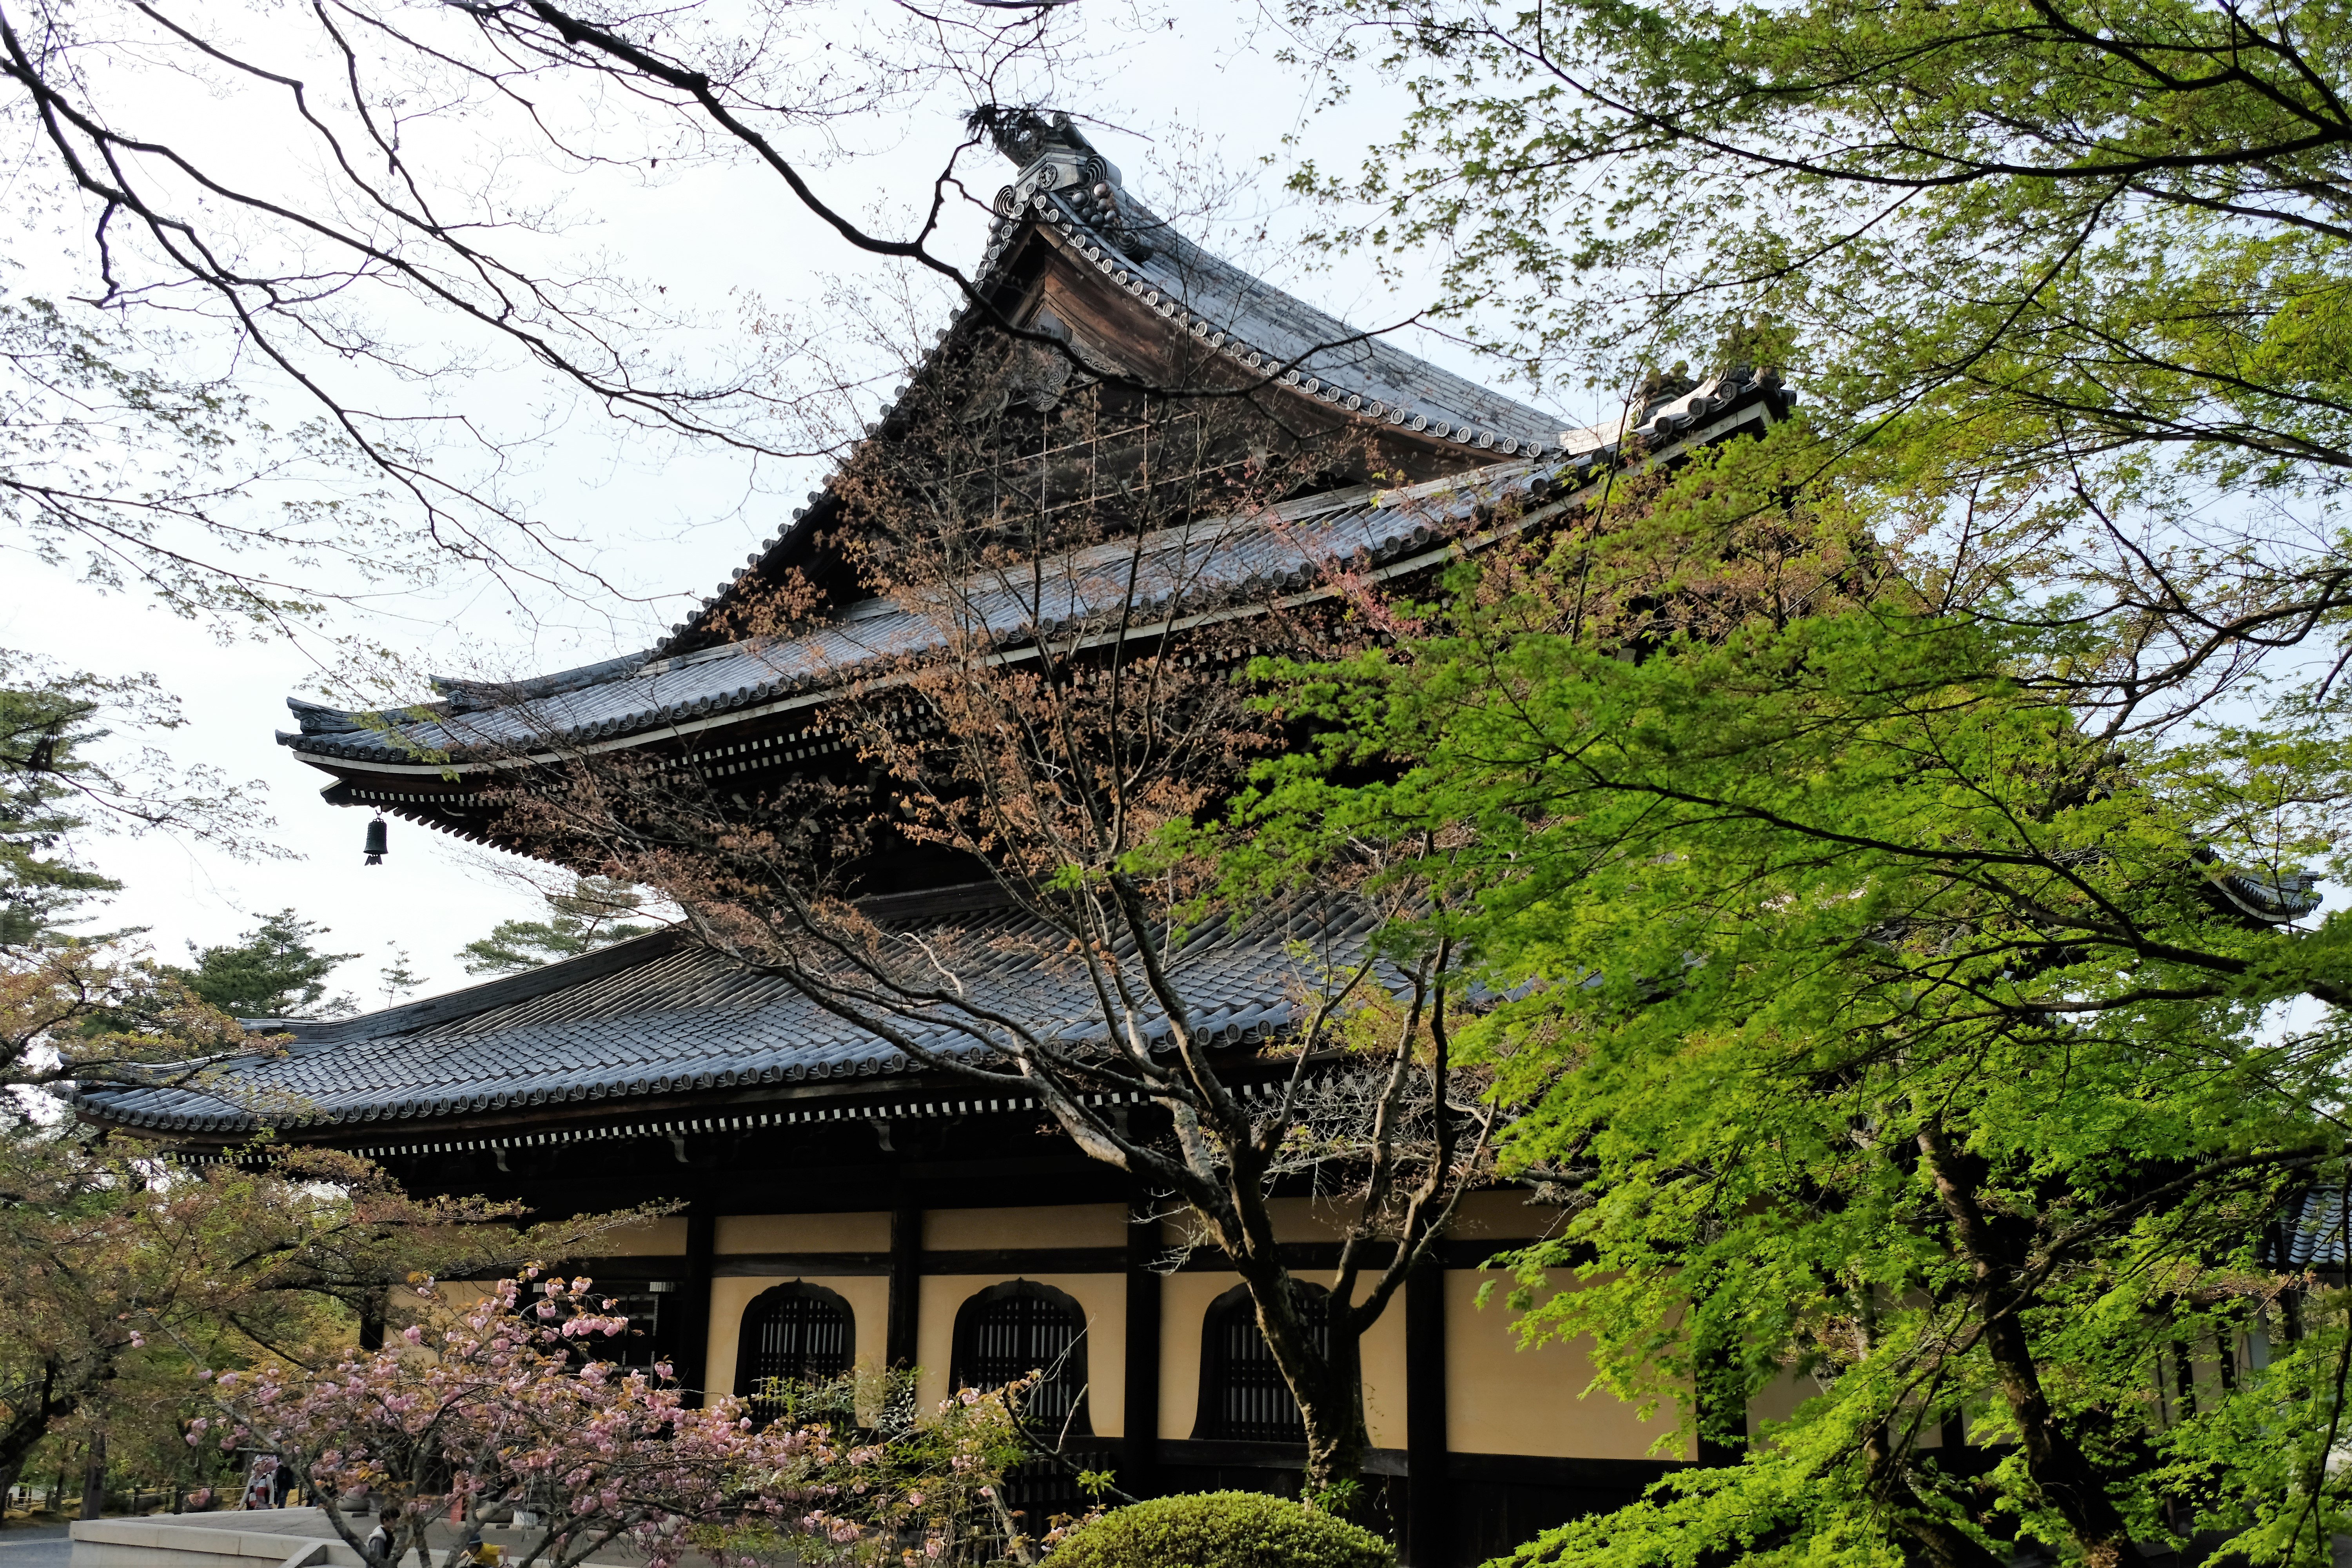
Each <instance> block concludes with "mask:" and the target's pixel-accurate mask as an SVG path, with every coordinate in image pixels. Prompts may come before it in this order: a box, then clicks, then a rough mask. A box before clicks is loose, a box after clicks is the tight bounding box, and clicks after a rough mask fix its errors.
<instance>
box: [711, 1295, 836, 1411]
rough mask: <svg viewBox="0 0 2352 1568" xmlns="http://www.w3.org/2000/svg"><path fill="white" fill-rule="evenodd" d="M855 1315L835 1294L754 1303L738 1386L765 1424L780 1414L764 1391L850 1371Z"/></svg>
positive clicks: (763, 1299)
mask: <svg viewBox="0 0 2352 1568" xmlns="http://www.w3.org/2000/svg"><path fill="white" fill-rule="evenodd" d="M849 1350H850V1345H849V1314H848V1312H847V1311H845V1310H844V1309H843V1307H842V1305H841V1303H840V1302H839V1301H838V1300H834V1299H832V1298H831V1297H830V1296H829V1295H820V1294H818V1293H816V1292H815V1291H813V1290H793V1289H789V1288H787V1289H781V1290H776V1291H772V1292H770V1293H769V1294H767V1295H765V1296H762V1297H761V1298H760V1300H757V1301H755V1302H753V1303H752V1304H751V1312H750V1313H749V1314H748V1315H747V1318H746V1321H745V1322H744V1325H743V1349H742V1352H741V1359H740V1363H739V1364H738V1366H737V1368H736V1373H735V1382H736V1386H737V1388H738V1389H739V1390H740V1391H741V1393H742V1394H743V1395H744V1397H745V1398H747V1399H749V1400H750V1401H751V1413H752V1418H753V1419H754V1420H756V1421H759V1422H760V1423H761V1424H762V1425H765V1424H766V1423H767V1422H769V1421H771V1420H772V1419H774V1417H775V1416H776V1415H777V1414H778V1413H779V1406H778V1405H777V1402H776V1401H775V1400H773V1399H772V1398H770V1397H768V1396H766V1395H765V1394H763V1393H762V1392H761V1391H762V1390H764V1389H765V1388H766V1387H767V1385H768V1381H769V1380H770V1379H771V1378H782V1379H785V1380H787V1381H790V1382H793V1383H820V1382H823V1381H824V1379H826V1378H830V1377H839V1376H840V1375H841V1374H842V1373H845V1372H846V1371H848V1370H849Z"/></svg>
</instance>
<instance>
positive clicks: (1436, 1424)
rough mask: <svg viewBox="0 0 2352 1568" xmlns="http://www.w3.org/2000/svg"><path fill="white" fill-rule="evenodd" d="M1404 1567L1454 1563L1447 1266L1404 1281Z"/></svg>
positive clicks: (1438, 1567)
mask: <svg viewBox="0 0 2352 1568" xmlns="http://www.w3.org/2000/svg"><path fill="white" fill-rule="evenodd" d="M1404 1452H1405V1483H1404V1485H1405V1526H1404V1564H1405V1568H1451V1565H1452V1563H1453V1561H1454V1539H1453V1537H1454V1530H1453V1525H1454V1519H1453V1510H1452V1508H1451V1507H1450V1502H1451V1498H1450V1495H1449V1493H1450V1487H1449V1483H1448V1478H1447V1475H1446V1433H1445V1270H1444V1268H1443V1267H1442V1266H1440V1265H1437V1264H1432V1265H1430V1266H1428V1267H1425V1268H1416V1269H1414V1270H1413V1271H1412V1273H1411V1274H1409V1275H1407V1276H1406V1277H1405V1282H1404Z"/></svg>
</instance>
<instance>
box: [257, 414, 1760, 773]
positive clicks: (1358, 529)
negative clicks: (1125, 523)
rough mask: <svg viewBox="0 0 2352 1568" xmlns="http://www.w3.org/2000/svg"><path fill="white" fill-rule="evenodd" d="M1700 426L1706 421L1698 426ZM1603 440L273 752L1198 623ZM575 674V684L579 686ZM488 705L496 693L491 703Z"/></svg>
mask: <svg viewBox="0 0 2352 1568" xmlns="http://www.w3.org/2000/svg"><path fill="white" fill-rule="evenodd" d="M1778 395H1779V394H1778V392H1777V389H1775V388H1773V387H1769V386H1768V385H1766V384H1763V383H1762V382H1759V381H1756V380H1753V379H1750V380H1747V381H1743V382H1740V383H1737V384H1727V383H1724V382H1720V381H1717V382H1709V383H1707V384H1706V386H1704V387H1702V388H1700V389H1699V390H1698V391H1696V392H1694V393H1692V394H1690V395H1688V396H1686V397H1685V398H1684V399H1682V400H1680V401H1679V402H1678V403H1677V404H1676V405H1673V406H1672V407H1670V408H1667V409H1664V410H1661V411H1660V412H1659V413H1658V415H1657V416H1656V418H1655V420H1654V423H1653V425H1652V426H1650V427H1649V429H1648V432H1647V434H1648V436H1649V437H1650V438H1651V439H1654V440H1658V439H1663V440H1664V441H1665V442H1667V443H1668V445H1667V446H1665V447H1661V448H1660V449H1659V450H1658V451H1657V453H1656V454H1655V457H1656V458H1658V459H1663V458H1667V457H1670V456H1671V455H1672V450H1673V443H1674V442H1675V440H1676V439H1677V438H1678V437H1679V438H1680V439H1683V440H1689V441H1700V440H1705V439H1708V438H1710V437H1711V436H1712V435H1713V434H1715V433H1719V432H1720V430H1722V429H1723V428H1725V427H1727V426H1728V425H1731V424H1736V423H1738V422H1739V421H1740V420H1741V419H1743V418H1755V419H1758V420H1761V419H1762V418H1763V417H1764V406H1765V405H1766V404H1767V402H1768V401H1769V400H1770V399H1772V398H1774V397H1777V396H1778ZM1702 422H1703V423H1702ZM1619 451H1620V448H1619V447H1618V446H1617V445H1616V444H1614V443H1612V444H1610V445H1609V446H1606V447H1598V448H1595V449H1593V450H1590V451H1585V452H1580V453H1579V454H1577V455H1576V456H1574V457H1555V458H1548V459H1545V460H1542V461H1528V460H1526V459H1519V460H1517V461H1512V462H1505V463H1496V464H1491V465H1488V466H1487V467H1485V468H1478V469H1475V470H1473V471H1471V472H1469V473H1467V474H1464V475H1460V476H1457V477H1455V478H1453V479H1438V480H1433V481H1430V482H1428V483H1425V484H1421V485H1415V486H1412V487H1410V488H1407V489H1394V490H1387V491H1382V490H1377V489H1371V488H1370V487H1363V488H1360V489H1349V490H1342V491H1336V492H1333V493H1330V494H1328V495H1321V496H1317V497H1313V498H1311V499H1308V500H1302V501H1296V502H1290V503H1286V504H1285V505H1282V506H1277V507H1273V508H1269V509H1267V510H1265V511H1264V512H1262V513H1259V514H1257V515H1255V516H1250V517H1239V518H1231V517H1229V518H1212V519H1202V520H1199V521H1192V522H1189V523H1185V524H1182V525H1180V526H1177V527H1174V528H1169V529H1163V530H1160V531H1158V532H1156V533H1153V534H1151V535H1149V536H1147V538H1146V539H1145V540H1144V541H1143V542H1142V546H1141V549H1140V550H1138V548H1137V546H1136V544H1135V543H1134V542H1130V541H1121V542H1116V543H1112V544H1106V545H1099V546H1096V547H1094V548H1092V549H1090V550H1087V551H1081V552H1076V553H1074V554H1072V555H1069V556H1065V557H1061V558H1059V559H1057V560H1055V561H1052V562H1048V563H1045V570H1043V571H1042V572H1040V571H1036V570H1035V567H1034V563H1021V564H1020V565H1019V566H1018V567H1017V569H1015V568H1006V569H1004V570H1003V571H1002V572H1000V573H998V574H987V573H982V574H975V575H974V576H972V577H970V578H967V579H965V580H964V581H963V582H962V583H961V584H957V585H956V586H955V588H954V590H953V591H952V593H950V594H943V595H941V596H940V603H941V604H942V605H952V606H953V609H952V611H951V612H950V611H948V610H945V609H931V608H928V607H924V606H919V605H908V604H907V603H902V602H901V601H899V600H897V599H869V600H866V601H865V602H864V603H862V604H858V605H852V606H850V607H849V608H848V609H847V610H846V611H845V612H844V613H843V614H842V615H841V616H839V617H838V618H836V619H835V621H833V622H832V623H831V624H829V625H826V626H823V627H821V628H819V629H817V630H815V631H813V632H810V633H808V634H806V635H804V636H801V637H786V638H780V639H775V640H771V641H744V642H737V643H730V644H726V645H723V646H720V647H711V648H704V649H701V650H698V651H697V652H693V653H688V654H681V655H678V656H677V657H676V658H650V657H646V656H640V657H638V658H635V659H615V660H609V661H607V662H605V663H604V664H601V665H593V666H588V667H585V669H584V670H583V671H566V672H562V673H560V674H557V675H552V676H547V677H542V678H541V679H540V680H537V681H532V682H522V683H517V684H516V685H514V686H512V687H509V688H497V687H492V686H488V685H486V684H484V685H474V686H469V687H468V688H467V690H466V691H465V693H464V694H463V696H464V699H465V700H458V701H444V702H438V703H434V704H430V705H428V706H427V707H426V708H425V710H424V712H423V716H422V717H421V718H418V719H415V720H412V721H404V722H403V721H400V719H401V716H400V715H392V716H389V717H390V718H391V719H392V720H393V722H390V723H387V724H372V723H371V721H368V720H365V719H363V718H362V717H361V716H358V715H352V714H344V713H340V712H336V711H334V710H325V709H317V708H311V707H309V706H308V705H303V704H294V705H293V706H294V707H295V711H296V716H297V718H298V719H299V720H300V721H301V723H302V730H301V732H300V733H298V734H288V733H284V732H281V733H280V734H279V735H278V742H279V744H281V745H287V746H291V747H293V748H294V749H295V750H296V751H297V752H301V753H303V754H305V755H309V756H316V757H321V758H346V759H351V760H356V761H366V760H378V761H385V762H399V761H404V760H405V761H414V760H415V756H416V753H417V752H419V751H423V752H433V753H446V754H448V755H450V756H455V757H463V756H466V755H467V754H468V753H472V754H476V755H493V756H495V755H499V754H502V753H505V752H511V751H514V750H516V749H526V750H527V749H530V748H534V747H540V746H556V745H579V744H583V743H593V742H598V741H602V740H604V739H607V738H612V737H619V736H625V735H631V734H637V733H643V732H647V731H657V730H661V729H663V728H665V727H667V726H671V725H676V724H679V723H682V722H687V721H696V720H700V719H702V718H705V717H706V716H708V715H711V714H719V713H728V712H738V711H742V710H753V709H758V708H761V707H764V706H767V705H771V704H780V703H792V702H794V701H799V702H809V701H814V700H815V698H816V697H817V696H818V695H819V694H821V693H823V692H824V691H826V690H829V689H835V688H836V687H837V686H838V685H839V684H840V683H841V682H842V681H843V680H845V679H847V678H849V677H851V676H852V675H854V674H855V673H856V671H858V670H859V669H860V668H864V667H868V666H871V665H872V664H874V663H876V662H877V661H878V660H883V659H887V658H894V657H902V656H905V655H908V654H914V653H920V652H922V651H924V650H926V649H928V648H932V647H939V646H941V644H942V642H943V641H944V639H945V638H946V637H948V636H949V635H950V631H952V632H953V634H954V635H957V636H964V637H968V636H972V635H975V634H982V633H984V634H985V635H986V636H988V637H992V638H994V639H996V640H997V641H998V642H999V643H1001V644H1003V645H1005V646H1018V645H1020V644H1022V643H1024V642H1026V641H1029V640H1031V639H1034V637H1038V636H1041V635H1042V636H1053V635H1056V634H1059V633H1061V632H1063V631H1066V630H1067V629H1069V628H1070V627H1072V626H1076V625H1083V624H1085V623H1086V622H1087V621H1088V620H1089V619H1091V618H1093V617H1096V616H1109V615H1111V614H1112V613H1114V612H1116V613H1119V614H1122V615H1124V614H1127V613H1128V612H1129V610H1130V609H1132V610H1136V611H1141V612H1144V613H1145V614H1147V615H1151V614H1172V613H1178V612H1180V611H1181V613H1185V614H1197V613H1200V612H1202V611H1204V610H1209V609H1213V608H1215V607H1216V606H1218V605H1233V604H1241V603H1247V602H1250V601H1252V600H1256V601H1258V602H1263V600H1264V599H1265V598H1267V597H1271V596H1274V595H1279V594H1283V593H1291V592H1307V591H1313V590H1315V589H1316V587H1317V585H1318V584H1320V583H1322V582H1323V581H1324V579H1325V578H1326V576H1327V574H1328V572H1329V571H1330V569H1331V568H1333V567H1335V566H1341V565H1344V566H1348V567H1349V568H1350V569H1363V568H1370V569H1373V570H1382V569H1394V568H1395V567H1396V566H1397V565H1398V564H1399V563H1407V562H1412V561H1416V560H1419V559H1421V558H1423V557H1424V556H1426V555H1428V554H1429V552H1432V551H1433V550H1438V549H1442V548H1444V546H1445V542H1447V541H1449V540H1453V539H1455V538H1458V537H1460V536H1461V535H1463V534H1464V533H1465V532H1466V531H1471V528H1472V525H1473V523H1474V521H1475V518H1476V517H1477V516H1478V515H1479V510H1480V509H1481V508H1485V507H1489V506H1491V505H1492V504H1493V503H1494V502H1496V500H1502V499H1505V498H1509V497H1517V498H1527V497H1528V496H1530V495H1535V496H1540V497H1542V498H1544V499H1545V501H1546V504H1550V503H1551V502H1553V501H1556V500H1561V499H1564V498H1569V497H1572V496H1573V495H1575V494H1577V493H1580V492H1581V491H1582V490H1584V489H1587V488H1589V487H1591V486H1594V485H1597V484H1599V483H1600V482H1601V480H1602V479H1605V477H1606V476H1607V474H1608V472H1609V470H1610V468H1611V467H1612V464H1613V463H1614V462H1615V461H1616V460H1617V458H1618V454H1619ZM583 676H586V677H588V678H586V679H577V678H579V677H583ZM494 695H502V696H504V697H505V699H506V700H503V701H496V700H492V698H493V696H494Z"/></svg>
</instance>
